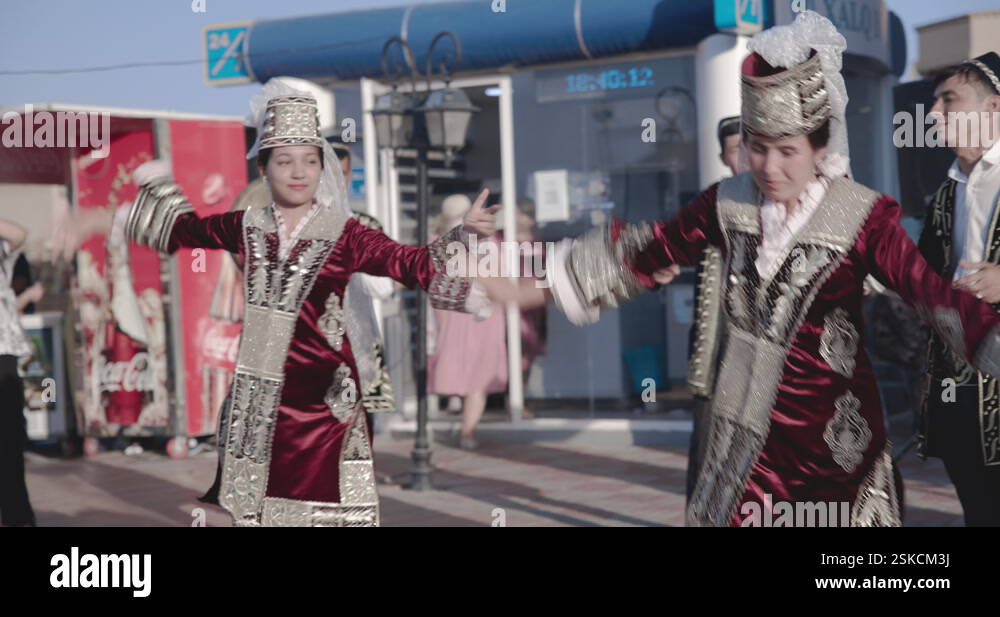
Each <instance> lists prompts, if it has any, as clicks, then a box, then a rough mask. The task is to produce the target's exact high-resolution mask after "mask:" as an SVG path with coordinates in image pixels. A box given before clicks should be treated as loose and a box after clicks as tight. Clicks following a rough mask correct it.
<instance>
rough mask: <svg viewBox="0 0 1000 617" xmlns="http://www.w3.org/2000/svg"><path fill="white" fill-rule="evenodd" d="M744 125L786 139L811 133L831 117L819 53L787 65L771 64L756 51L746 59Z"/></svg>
mask: <svg viewBox="0 0 1000 617" xmlns="http://www.w3.org/2000/svg"><path fill="white" fill-rule="evenodd" d="M742 89H743V108H742V112H743V126H745V127H746V129H747V130H748V131H750V132H751V133H756V134H757V135H763V136H765V137H775V138H779V139H783V138H785V137H794V136H796V135H808V134H809V133H812V132H813V131H815V130H816V129H818V128H819V127H820V126H822V124H823V123H824V122H826V121H827V120H828V119H829V118H830V113H831V108H830V101H829V96H828V94H827V88H826V80H825V79H824V75H823V66H822V64H821V63H820V57H819V55H818V54H817V53H816V51H815V50H812V51H811V52H810V54H809V57H808V59H806V60H805V61H804V62H800V63H798V64H796V65H795V66H792V67H790V68H787V69H783V68H776V67H773V66H771V65H770V64H768V63H767V61H765V60H764V58H763V57H761V56H760V55H759V54H758V53H756V52H754V53H752V54H750V55H749V56H747V57H746V59H745V60H744V61H743V70H742Z"/></svg>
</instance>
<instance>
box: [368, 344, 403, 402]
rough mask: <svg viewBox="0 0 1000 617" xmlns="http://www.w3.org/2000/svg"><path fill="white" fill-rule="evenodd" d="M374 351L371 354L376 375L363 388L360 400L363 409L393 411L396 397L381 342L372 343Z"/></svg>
mask: <svg viewBox="0 0 1000 617" xmlns="http://www.w3.org/2000/svg"><path fill="white" fill-rule="evenodd" d="M373 346H374V347H375V351H374V353H373V354H372V357H373V358H374V363H375V366H376V367H377V368H376V372H377V374H376V377H375V379H374V380H373V381H371V382H370V383H369V384H367V385H366V386H365V388H364V396H362V398H361V401H362V403H363V404H364V406H365V411H367V412H369V413H379V412H386V411H393V410H395V409H396V399H395V396H394V395H393V391H392V378H391V377H390V375H389V367H388V366H386V364H385V352H384V351H383V349H382V342H381V341H375V342H374V343H373ZM362 383H364V382H362Z"/></svg>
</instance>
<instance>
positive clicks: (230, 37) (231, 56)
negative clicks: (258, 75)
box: [202, 21, 253, 86]
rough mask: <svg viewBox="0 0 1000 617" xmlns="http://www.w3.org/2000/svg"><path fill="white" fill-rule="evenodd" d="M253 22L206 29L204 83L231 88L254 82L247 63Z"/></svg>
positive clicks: (204, 39)
mask: <svg viewBox="0 0 1000 617" xmlns="http://www.w3.org/2000/svg"><path fill="white" fill-rule="evenodd" d="M249 30H250V22H247V21H243V22H231V23H226V24H214V25H211V26H207V27H206V28H205V30H204V36H203V39H202V44H203V50H204V53H203V56H204V58H205V81H206V82H208V84H209V85H211V86H230V85H235V84H245V83H249V82H252V81H253V78H252V77H251V76H250V69H249V66H248V62H247V47H246V41H247V33H248V32H249Z"/></svg>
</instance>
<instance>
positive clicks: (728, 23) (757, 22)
mask: <svg viewBox="0 0 1000 617" xmlns="http://www.w3.org/2000/svg"><path fill="white" fill-rule="evenodd" d="M765 2H766V0H715V27H716V28H718V29H719V30H721V31H723V32H732V33H734V34H755V33H757V32H760V31H761V29H763V27H764V16H765V12H764V10H765V8H766V7H765V4H764V3H765Z"/></svg>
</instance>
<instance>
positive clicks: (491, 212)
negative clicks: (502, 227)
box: [462, 189, 500, 239]
mask: <svg viewBox="0 0 1000 617" xmlns="http://www.w3.org/2000/svg"><path fill="white" fill-rule="evenodd" d="M489 196H490V190H489V189H483V191H482V192H481V193H480V194H479V197H476V203H474V204H472V207H471V208H469V211H468V212H466V213H465V218H464V219H462V224H463V226H464V227H465V231H467V232H468V233H470V234H472V233H474V234H476V235H478V236H479V237H480V238H483V239H485V238H489V237H490V236H492V235H493V234H494V233H496V231H497V211H498V210H500V204H497V205H495V206H491V207H489V208H483V204H485V203H486V199H487V198H488V197H489Z"/></svg>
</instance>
